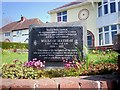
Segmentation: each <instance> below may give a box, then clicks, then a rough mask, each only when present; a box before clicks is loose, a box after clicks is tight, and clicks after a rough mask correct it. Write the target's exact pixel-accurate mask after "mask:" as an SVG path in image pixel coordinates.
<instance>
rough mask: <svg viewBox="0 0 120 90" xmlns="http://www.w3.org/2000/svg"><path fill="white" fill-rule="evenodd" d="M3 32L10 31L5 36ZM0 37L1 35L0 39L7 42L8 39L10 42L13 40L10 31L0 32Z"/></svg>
mask: <svg viewBox="0 0 120 90" xmlns="http://www.w3.org/2000/svg"><path fill="white" fill-rule="evenodd" d="M5 33H10V35H9V36H6V35H5ZM0 37H2V38H1V41H3V42H9V41H10V42H12V41H13V37H12V32H2V33H1V34H0Z"/></svg>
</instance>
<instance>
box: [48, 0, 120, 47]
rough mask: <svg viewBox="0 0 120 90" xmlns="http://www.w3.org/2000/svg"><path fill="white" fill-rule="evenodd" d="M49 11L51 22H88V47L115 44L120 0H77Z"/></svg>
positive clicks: (119, 25)
mask: <svg viewBox="0 0 120 90" xmlns="http://www.w3.org/2000/svg"><path fill="white" fill-rule="evenodd" d="M48 13H49V14H50V16H51V22H74V21H84V22H86V26H87V30H88V33H87V45H88V47H97V46H111V45H113V41H114V37H115V35H116V34H117V32H118V31H119V30H120V0H76V1H74V2H70V3H68V4H65V5H63V6H60V7H57V8H55V9H53V10H51V11H49V12H48Z"/></svg>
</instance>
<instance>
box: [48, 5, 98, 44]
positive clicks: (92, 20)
mask: <svg viewBox="0 0 120 90" xmlns="http://www.w3.org/2000/svg"><path fill="white" fill-rule="evenodd" d="M82 9H88V10H89V17H88V18H87V19H86V20H84V22H85V23H86V25H85V26H86V28H87V30H89V31H91V32H92V33H93V34H94V35H95V36H96V35H97V34H98V32H97V30H96V19H97V4H96V3H94V6H92V4H91V3H89V4H86V5H82V6H79V7H76V8H72V9H68V10H67V22H74V21H81V20H79V18H78V13H79V11H80V10H82ZM50 15H51V22H57V13H52V14H50ZM97 41H98V38H97V37H95V46H96V45H97V44H98V42H97Z"/></svg>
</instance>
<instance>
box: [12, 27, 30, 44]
mask: <svg viewBox="0 0 120 90" xmlns="http://www.w3.org/2000/svg"><path fill="white" fill-rule="evenodd" d="M28 34H29V30H28V29H25V30H17V31H13V42H20V43H28V36H29V35H28Z"/></svg>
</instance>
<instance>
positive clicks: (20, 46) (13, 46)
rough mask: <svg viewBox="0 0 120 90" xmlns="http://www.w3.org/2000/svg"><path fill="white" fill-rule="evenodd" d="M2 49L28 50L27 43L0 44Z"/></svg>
mask: <svg viewBox="0 0 120 90" xmlns="http://www.w3.org/2000/svg"><path fill="white" fill-rule="evenodd" d="M0 48H2V49H28V44H27V43H13V42H0Z"/></svg>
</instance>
